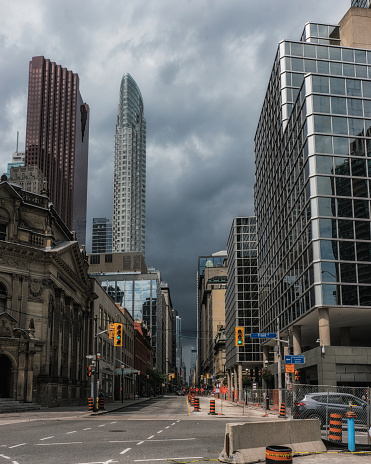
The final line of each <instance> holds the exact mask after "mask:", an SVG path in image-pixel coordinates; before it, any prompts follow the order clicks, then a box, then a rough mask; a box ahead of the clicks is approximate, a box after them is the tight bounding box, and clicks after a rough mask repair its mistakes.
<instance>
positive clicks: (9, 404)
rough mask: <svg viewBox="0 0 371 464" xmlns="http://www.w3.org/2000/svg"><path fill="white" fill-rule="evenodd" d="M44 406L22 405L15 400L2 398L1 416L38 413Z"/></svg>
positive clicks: (0, 400) (0, 405)
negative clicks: (30, 412) (12, 413)
mask: <svg viewBox="0 0 371 464" xmlns="http://www.w3.org/2000/svg"><path fill="white" fill-rule="evenodd" d="M41 408H42V406H41V405H40V404H36V403H22V402H21V401H17V400H14V399H13V398H0V414H2V413H7V412H8V413H11V412H25V411H37V410H38V409H41Z"/></svg>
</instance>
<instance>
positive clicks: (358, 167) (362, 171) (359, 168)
mask: <svg viewBox="0 0 371 464" xmlns="http://www.w3.org/2000/svg"><path fill="white" fill-rule="evenodd" d="M351 161H352V175H353V176H362V177H367V173H366V161H365V160H364V159H358V158H352V160H351Z"/></svg>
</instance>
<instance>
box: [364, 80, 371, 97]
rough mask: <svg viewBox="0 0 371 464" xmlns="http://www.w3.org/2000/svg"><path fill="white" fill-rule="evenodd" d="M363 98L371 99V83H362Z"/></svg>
mask: <svg viewBox="0 0 371 464" xmlns="http://www.w3.org/2000/svg"><path fill="white" fill-rule="evenodd" d="M362 87H363V96H364V97H367V98H371V81H362Z"/></svg>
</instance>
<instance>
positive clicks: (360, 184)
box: [353, 178, 368, 197]
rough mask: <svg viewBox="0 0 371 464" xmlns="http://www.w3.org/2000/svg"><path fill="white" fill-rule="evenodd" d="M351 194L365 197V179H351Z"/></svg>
mask: <svg viewBox="0 0 371 464" xmlns="http://www.w3.org/2000/svg"><path fill="white" fill-rule="evenodd" d="M353 196H355V197H367V196H368V193H367V183H366V180H365V179H356V178H355V179H353Z"/></svg>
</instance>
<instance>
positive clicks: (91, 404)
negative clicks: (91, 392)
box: [88, 398, 94, 411]
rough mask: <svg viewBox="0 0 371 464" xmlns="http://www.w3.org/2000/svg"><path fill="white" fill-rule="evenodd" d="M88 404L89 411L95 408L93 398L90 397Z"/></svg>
mask: <svg viewBox="0 0 371 464" xmlns="http://www.w3.org/2000/svg"><path fill="white" fill-rule="evenodd" d="M88 405H89V411H92V410H93V409H94V408H93V398H89V399H88Z"/></svg>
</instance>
